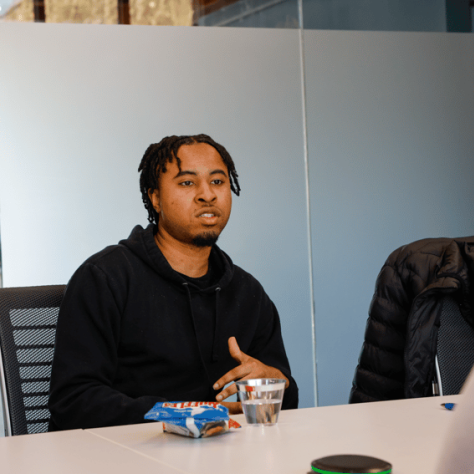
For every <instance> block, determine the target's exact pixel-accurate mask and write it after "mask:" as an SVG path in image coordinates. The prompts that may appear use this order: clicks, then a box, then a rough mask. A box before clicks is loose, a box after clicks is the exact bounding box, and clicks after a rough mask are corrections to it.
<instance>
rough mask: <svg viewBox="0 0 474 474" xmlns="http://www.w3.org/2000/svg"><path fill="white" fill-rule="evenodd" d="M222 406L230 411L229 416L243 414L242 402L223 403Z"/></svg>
mask: <svg viewBox="0 0 474 474" xmlns="http://www.w3.org/2000/svg"><path fill="white" fill-rule="evenodd" d="M221 405H224V406H225V407H227V408H228V409H229V415H238V414H239V413H242V404H241V403H240V402H221Z"/></svg>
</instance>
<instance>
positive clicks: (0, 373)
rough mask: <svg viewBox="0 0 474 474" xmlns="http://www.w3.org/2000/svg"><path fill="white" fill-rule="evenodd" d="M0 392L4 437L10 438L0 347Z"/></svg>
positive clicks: (8, 408) (8, 405) (7, 404)
mask: <svg viewBox="0 0 474 474" xmlns="http://www.w3.org/2000/svg"><path fill="white" fill-rule="evenodd" d="M0 391H1V392H2V397H1V400H2V408H3V426H4V429H5V436H12V424H11V419H10V404H9V401H8V394H7V383H6V376H5V371H4V369H3V357H2V350H1V347H0Z"/></svg>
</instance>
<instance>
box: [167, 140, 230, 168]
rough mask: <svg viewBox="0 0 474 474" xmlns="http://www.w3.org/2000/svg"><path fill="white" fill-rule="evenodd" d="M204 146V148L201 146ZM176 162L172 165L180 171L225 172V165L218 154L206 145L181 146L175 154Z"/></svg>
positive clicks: (210, 146)
mask: <svg viewBox="0 0 474 474" xmlns="http://www.w3.org/2000/svg"><path fill="white" fill-rule="evenodd" d="M201 145H204V146H201ZM176 156H177V158H178V160H176V159H174V160H173V163H175V164H176V166H178V167H179V168H180V170H184V169H187V170H191V171H196V172H201V173H203V172H209V170H211V169H218V168H220V169H222V170H223V171H225V172H227V165H226V164H225V163H224V160H223V159H222V156H221V155H220V153H219V152H218V151H217V150H216V149H215V148H214V147H213V146H212V145H208V144H207V143H196V144H191V145H181V146H180V147H179V148H178V151H177V153H176Z"/></svg>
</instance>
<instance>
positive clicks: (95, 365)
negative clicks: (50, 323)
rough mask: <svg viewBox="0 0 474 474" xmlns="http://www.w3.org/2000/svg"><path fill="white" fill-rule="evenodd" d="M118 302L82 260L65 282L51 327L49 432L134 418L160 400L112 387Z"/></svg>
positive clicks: (135, 420) (139, 419)
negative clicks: (54, 325)
mask: <svg viewBox="0 0 474 474" xmlns="http://www.w3.org/2000/svg"><path fill="white" fill-rule="evenodd" d="M122 298H123V297H122ZM123 304H124V302H123V301H120V296H119V294H118V292H117V291H115V292H114V291H112V289H111V287H110V284H109V281H108V279H107V276H106V274H105V273H104V272H103V271H102V270H101V269H100V268H98V267H97V266H96V265H94V264H92V263H85V264H84V265H82V266H81V267H80V268H79V269H78V270H77V271H76V273H75V274H74V276H73V277H72V279H71V281H70V282H69V284H68V287H67V290H66V293H65V296H64V300H63V302H62V305H61V308H60V312H59V318H58V325H57V332H56V344H55V354H54V360H53V369H52V374H51V387H50V399H49V409H50V411H51V422H50V431H54V430H64V429H76V428H93V427H101V426H112V425H124V424H132V423H140V422H143V421H144V420H143V416H144V414H145V413H146V412H147V411H148V410H149V409H150V408H152V406H153V405H154V404H155V403H156V402H158V401H163V400H164V399H162V398H159V397H157V396H142V397H139V398H130V397H128V396H126V395H124V394H123V393H120V392H118V391H117V390H115V389H113V388H112V384H113V380H114V376H115V373H116V370H117V365H118V346H119V340H120V331H121V308H120V307H121V306H123Z"/></svg>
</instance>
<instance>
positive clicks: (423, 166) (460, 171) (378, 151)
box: [304, 31, 474, 405]
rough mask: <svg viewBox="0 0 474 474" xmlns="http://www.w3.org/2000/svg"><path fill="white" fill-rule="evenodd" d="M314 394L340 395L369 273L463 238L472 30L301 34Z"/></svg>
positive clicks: (471, 166) (473, 69) (470, 222)
mask: <svg viewBox="0 0 474 474" xmlns="http://www.w3.org/2000/svg"><path fill="white" fill-rule="evenodd" d="M304 44H305V65H306V76H305V78H306V81H305V84H306V107H307V117H308V121H307V123H308V150H309V180H310V192H311V241H312V248H313V256H314V259H313V277H314V300H315V313H316V344H317V345H316V348H317V374H318V377H317V380H318V395H319V397H318V402H319V404H320V405H334V404H341V403H346V402H347V399H348V396H349V390H350V386H351V380H352V377H353V373H354V369H355V367H356V363H357V358H358V354H359V351H360V349H361V346H362V341H363V333H364V329H365V321H366V319H367V311H368V308H369V304H370V300H371V297H372V293H373V290H374V283H375V279H376V277H377V274H378V272H379V270H380V268H381V267H382V265H383V263H384V261H385V259H386V258H387V257H388V255H389V254H390V253H391V252H392V251H393V250H395V249H396V248H398V247H399V246H401V245H403V244H406V243H409V242H411V241H414V240H418V239H422V238H425V237H442V236H446V237H457V236H463V235H473V234H474V215H473V213H472V209H473V204H474V186H473V185H472V177H473V176H474V133H472V130H473V127H474V88H473V84H474V64H473V61H472V58H473V57H474V37H473V36H472V35H467V34H449V35H448V34H441V33H385V32H384V33H381V32H343V31H305V32H304Z"/></svg>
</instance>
